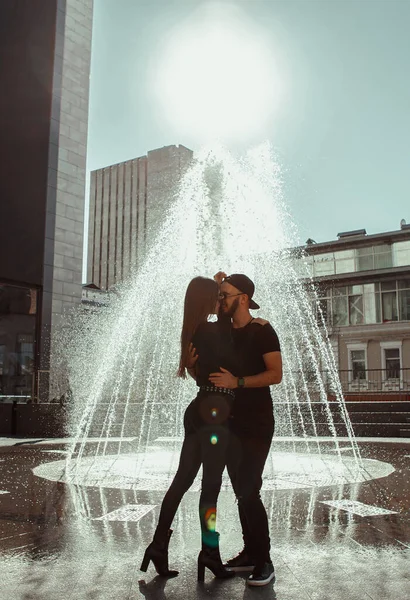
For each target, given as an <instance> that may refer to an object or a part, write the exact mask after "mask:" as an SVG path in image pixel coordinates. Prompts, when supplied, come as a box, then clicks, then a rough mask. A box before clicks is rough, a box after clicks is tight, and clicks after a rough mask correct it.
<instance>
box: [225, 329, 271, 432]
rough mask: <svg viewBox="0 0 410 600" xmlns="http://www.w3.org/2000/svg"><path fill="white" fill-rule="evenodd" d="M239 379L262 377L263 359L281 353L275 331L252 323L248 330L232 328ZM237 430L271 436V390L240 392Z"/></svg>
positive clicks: (236, 404)
mask: <svg viewBox="0 0 410 600" xmlns="http://www.w3.org/2000/svg"><path fill="white" fill-rule="evenodd" d="M231 335H232V340H233V343H234V348H235V355H236V358H237V361H238V368H239V372H238V376H242V377H246V376H249V375H258V374H259V373H262V372H263V371H266V366H265V362H264V360H263V355H264V354H267V353H269V352H280V343H279V339H278V336H277V334H276V332H275V330H274V329H273V327H272V326H271V325H270V324H269V323H266V324H265V325H262V324H261V323H257V322H254V321H251V322H250V323H249V324H248V325H245V327H240V328H238V329H234V328H233V327H232V328H231ZM232 417H233V419H232V427H233V430H234V431H235V432H236V433H238V434H242V435H250V436H264V435H266V436H268V437H269V436H270V435H271V434H272V433H273V428H274V417H273V406H272V397H271V394H270V388H269V387H261V388H237V389H236V390H235V402H234V406H233V412H232Z"/></svg>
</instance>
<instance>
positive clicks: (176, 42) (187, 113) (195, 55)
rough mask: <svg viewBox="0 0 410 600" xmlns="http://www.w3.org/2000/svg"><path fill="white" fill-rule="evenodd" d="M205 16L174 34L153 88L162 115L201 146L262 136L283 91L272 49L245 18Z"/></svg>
mask: <svg viewBox="0 0 410 600" xmlns="http://www.w3.org/2000/svg"><path fill="white" fill-rule="evenodd" d="M218 16H219V18H218V20H216V19H215V17H213V16H212V15H209V14H208V15H207V18H204V19H203V20H202V21H201V20H200V19H199V16H198V15H196V17H195V19H191V20H190V21H188V22H186V23H185V24H184V26H183V27H180V28H179V29H177V30H175V31H173V33H172V35H171V36H169V38H168V40H167V42H166V43H165V44H164V47H163V48H162V52H161V56H160V57H159V59H158V65H157V68H156V69H155V72H156V76H155V81H154V89H155V94H156V96H157V99H158V101H159V104H160V107H161V108H160V110H161V113H162V115H163V116H165V117H166V119H167V120H168V121H169V122H170V124H172V126H173V127H174V128H175V129H176V130H177V131H178V132H180V133H189V134H191V135H193V136H195V137H196V138H197V139H198V141H200V142H206V141H209V140H210V139H211V138H215V137H217V138H219V139H221V140H229V139H232V138H240V139H244V138H246V137H247V136H249V135H255V134H257V133H258V132H259V131H263V129H264V127H265V126H266V124H267V123H268V121H269V120H270V118H271V116H272V114H273V113H274V111H275V109H276V108H277V106H278V104H279V100H280V95H281V90H280V84H279V77H278V74H277V69H276V67H275V62H274V60H273V56H272V50H271V48H270V47H269V45H268V44H267V42H266V41H265V40H264V38H263V35H262V33H261V32H260V31H257V30H255V27H254V26H250V25H249V24H247V23H246V22H245V21H244V19H243V18H242V19H239V18H238V17H237V16H236V18H234V19H233V18H229V19H228V18H227V19H221V18H220V15H218Z"/></svg>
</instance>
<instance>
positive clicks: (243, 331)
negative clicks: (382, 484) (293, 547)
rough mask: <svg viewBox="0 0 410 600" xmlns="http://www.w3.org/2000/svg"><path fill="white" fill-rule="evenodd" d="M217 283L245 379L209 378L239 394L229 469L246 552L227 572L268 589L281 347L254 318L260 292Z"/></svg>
mask: <svg viewBox="0 0 410 600" xmlns="http://www.w3.org/2000/svg"><path fill="white" fill-rule="evenodd" d="M215 280H216V281H217V282H218V283H219V284H220V286H221V293H220V300H221V309H220V310H221V317H220V320H221V321H222V322H223V321H224V320H225V321H227V322H228V325H227V326H230V327H231V333H232V337H233V341H234V345H235V351H236V352H237V353H238V354H239V357H240V364H241V367H242V375H244V376H240V377H236V376H234V375H232V374H231V373H229V372H228V371H227V370H226V369H223V368H222V367H221V372H219V373H212V374H211V375H210V377H209V379H210V381H211V382H212V383H213V385H215V386H217V387H225V388H231V389H235V402H234V407H233V411H232V427H231V432H232V435H231V444H230V451H229V456H228V464H227V466H228V473H229V476H230V478H231V481H232V487H233V489H234V492H235V494H236V497H237V499H238V507H239V516H240V520H241V525H242V533H243V539H244V548H243V550H242V551H241V552H240V553H239V554H238V556H236V557H235V558H232V559H231V560H229V561H228V562H227V563H226V565H225V566H226V567H227V568H230V569H232V570H235V571H250V570H251V571H252V574H251V575H250V576H249V578H248V584H249V585H255V586H262V585H266V584H268V583H269V582H270V581H274V580H275V571H274V567H273V564H272V561H271V559H270V553H269V552H270V538H269V529H268V518H267V514H266V510H265V507H264V506H263V504H262V500H261V497H260V490H261V487H262V473H263V469H264V466H265V462H266V458H267V456H268V453H269V449H270V445H271V442H272V437H273V432H274V416H273V407H272V398H271V395H270V389H269V386H270V385H273V384H278V383H280V382H281V380H282V359H281V353H280V344H279V339H278V336H277V335H276V333H275V331H274V329H273V328H272V326H271V325H270V324H269V322H268V321H265V320H263V319H257V318H256V319H255V318H253V317H252V315H251V314H250V312H249V311H250V309H251V310H252V309H258V308H259V305H258V304H256V302H255V301H254V300H253V294H254V290H255V286H254V284H253V282H252V281H251V280H250V279H249V277H247V276H246V275H242V274H234V275H230V276H229V277H227V276H226V275H225V273H222V272H219V273H217V274H216V275H215ZM225 325H226V324H225ZM245 375H246V376H245Z"/></svg>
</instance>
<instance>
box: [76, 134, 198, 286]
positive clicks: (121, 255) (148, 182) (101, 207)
mask: <svg viewBox="0 0 410 600" xmlns="http://www.w3.org/2000/svg"><path fill="white" fill-rule="evenodd" d="M192 157H193V152H192V150H189V149H188V148H185V146H182V145H179V146H166V147H164V148H159V149H157V150H151V151H150V152H148V154H147V155H146V156H141V157H139V158H135V159H132V160H128V161H125V162H122V163H119V164H116V165H111V166H108V167H105V168H103V169H98V170H96V171H92V172H91V186H90V217H89V234H88V260H87V282H88V283H94V284H95V285H97V286H98V287H99V288H101V289H108V288H110V287H111V286H113V285H115V284H116V283H119V282H120V281H122V280H124V279H125V278H126V277H127V276H128V275H129V273H130V271H131V269H132V267H134V266H138V265H139V264H141V261H142V260H143V258H144V256H145V253H146V251H147V249H148V248H149V245H150V242H151V241H152V239H153V238H154V236H155V232H156V231H158V228H159V227H160V226H161V223H162V222H163V220H164V216H165V213H166V210H167V208H168V207H169V205H170V202H171V199H172V196H173V195H174V194H175V192H176V191H177V189H178V184H179V182H180V181H181V178H182V176H183V174H184V173H185V171H186V169H187V168H188V166H189V164H190V163H191V160H192Z"/></svg>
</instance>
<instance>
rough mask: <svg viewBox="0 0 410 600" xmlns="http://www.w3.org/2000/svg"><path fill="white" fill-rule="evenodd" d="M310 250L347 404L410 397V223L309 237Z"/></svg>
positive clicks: (309, 261)
mask: <svg viewBox="0 0 410 600" xmlns="http://www.w3.org/2000/svg"><path fill="white" fill-rule="evenodd" d="M303 250H304V251H305V252H306V253H307V261H308V264H309V268H310V271H311V276H312V277H313V281H314V282H315V283H316V286H317V291H318V294H319V298H320V299H319V304H320V309H318V315H317V317H318V320H319V322H320V321H321V319H322V316H323V318H324V319H325V321H326V326H327V330H328V333H329V336H330V339H331V341H332V345H333V348H334V352H335V355H336V359H337V362H338V365H339V371H340V379H341V382H342V385H343V390H344V393H345V395H346V399H347V400H349V399H350V400H352V399H357V400H360V399H362V398H366V397H367V398H368V397H369V396H370V395H371V398H372V400H378V399H382V398H383V397H385V396H386V394H387V393H388V394H389V398H390V399H392V398H393V397H394V394H399V395H400V394H401V397H403V394H404V395H406V397H408V399H410V225H406V224H405V222H404V221H402V222H401V228H400V229H399V230H397V231H391V232H386V233H379V234H375V235H366V231H365V230H357V231H351V232H345V233H340V234H339V235H338V239H337V240H334V241H330V242H324V243H319V244H316V243H315V242H314V241H313V240H308V243H307V245H306V246H305V247H304V248H303ZM320 313H321V314H320Z"/></svg>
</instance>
